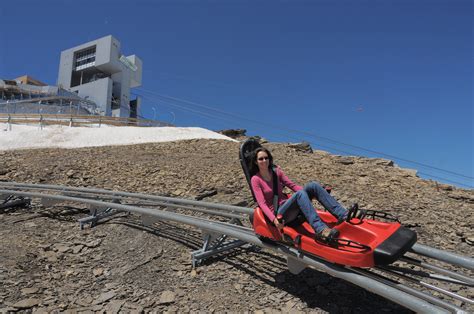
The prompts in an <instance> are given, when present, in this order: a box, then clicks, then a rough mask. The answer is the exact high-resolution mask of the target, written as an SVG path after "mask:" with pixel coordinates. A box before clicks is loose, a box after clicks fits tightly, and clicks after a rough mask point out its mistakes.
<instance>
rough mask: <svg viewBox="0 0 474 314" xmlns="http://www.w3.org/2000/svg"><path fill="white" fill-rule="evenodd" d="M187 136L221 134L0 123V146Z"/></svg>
mask: <svg viewBox="0 0 474 314" xmlns="http://www.w3.org/2000/svg"><path fill="white" fill-rule="evenodd" d="M190 139H222V140H228V141H235V140H233V139H231V138H230V137H227V136H225V135H222V134H219V133H216V132H213V131H210V130H207V129H203V128H198V127H188V128H184V127H131V126H122V127H113V126H104V125H102V126H101V127H100V128H94V127H72V128H71V127H66V126H57V125H55V126H46V127H43V129H40V128H39V127H38V126H31V125H16V124H14V125H12V126H11V130H9V127H8V126H7V125H4V126H3V125H1V126H0V150H13V149H27V148H46V147H57V148H78V147H94V146H109V145H130V144H142V143H158V142H172V141H179V140H190Z"/></svg>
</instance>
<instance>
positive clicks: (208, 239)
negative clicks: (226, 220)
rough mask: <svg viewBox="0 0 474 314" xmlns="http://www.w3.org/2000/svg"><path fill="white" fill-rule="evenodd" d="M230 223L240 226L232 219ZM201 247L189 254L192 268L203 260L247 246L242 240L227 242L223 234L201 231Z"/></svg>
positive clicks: (237, 221) (236, 220) (239, 223)
mask: <svg viewBox="0 0 474 314" xmlns="http://www.w3.org/2000/svg"><path fill="white" fill-rule="evenodd" d="M230 222H231V223H234V224H238V225H242V223H241V222H240V220H239V219H236V218H233V219H231V221H230ZM203 240H204V241H203V245H202V247H201V248H200V249H199V250H196V251H193V252H191V260H192V265H193V268H195V267H197V266H199V265H200V264H201V263H202V262H203V261H204V260H205V259H207V258H209V257H212V256H216V255H218V254H220V253H223V252H227V251H230V250H233V249H235V248H238V247H241V246H243V245H245V244H248V243H247V242H245V241H242V240H229V239H228V237H227V235H225V234H217V233H210V232H208V231H205V230H203Z"/></svg>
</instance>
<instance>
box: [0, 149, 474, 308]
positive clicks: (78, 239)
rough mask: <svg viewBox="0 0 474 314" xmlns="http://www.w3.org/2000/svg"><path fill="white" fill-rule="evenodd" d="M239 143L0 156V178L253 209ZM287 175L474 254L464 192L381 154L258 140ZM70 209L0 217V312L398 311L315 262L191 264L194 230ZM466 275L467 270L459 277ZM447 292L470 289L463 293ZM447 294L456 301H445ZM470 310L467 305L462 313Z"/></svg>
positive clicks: (431, 240)
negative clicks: (308, 266) (93, 222)
mask: <svg viewBox="0 0 474 314" xmlns="http://www.w3.org/2000/svg"><path fill="white" fill-rule="evenodd" d="M239 145H240V144H239V143H236V142H229V141H221V140H191V141H179V142H173V143H159V144H143V145H131V146H116V147H99V148H83V149H73V150H72V149H71V150H66V149H41V150H22V151H6V152H0V180H2V181H17V182H31V183H44V184H46V183H48V184H60V185H68V186H86V187H100V188H106V189H114V190H121V191H130V192H143V193H148V194H158V195H171V196H176V197H180V198H196V197H198V196H202V195H212V196H209V197H207V198H205V200H206V201H214V202H219V203H226V204H234V205H241V206H253V202H252V199H251V196H250V193H249V190H248V187H247V183H246V182H245V179H244V176H243V173H242V171H241V168H240V165H239V160H238V149H239ZM266 146H267V147H268V148H270V149H271V151H272V153H273V155H274V158H275V162H276V163H277V164H278V165H280V166H281V167H282V168H283V170H284V171H285V172H286V174H287V175H288V176H289V177H290V178H292V179H293V180H294V181H295V182H297V183H300V184H304V183H305V182H307V181H309V180H317V181H321V182H324V183H327V184H330V185H331V186H333V194H334V196H335V197H336V198H337V199H338V200H339V201H341V202H342V203H343V204H344V205H346V206H349V205H351V204H352V203H354V202H358V203H359V204H360V205H361V206H362V207H365V208H372V209H386V210H390V212H391V213H393V214H395V215H397V216H399V217H400V218H401V220H402V221H403V222H404V223H405V224H406V225H408V226H409V227H411V228H413V229H414V230H416V231H417V233H418V236H419V243H423V244H427V245H430V246H434V247H437V248H442V249H446V250H449V251H452V252H457V253H460V254H464V255H467V256H473V255H474V254H473V253H474V248H473V245H474V233H473V230H474V228H473V227H474V191H472V190H470V191H469V190H463V189H457V188H454V187H452V186H448V185H444V184H440V183H436V182H434V181H427V180H422V179H420V178H418V177H417V176H416V174H415V172H414V171H411V170H406V169H401V168H399V167H397V166H396V165H394V164H393V162H391V161H389V160H383V159H367V158H360V157H341V156H334V155H330V154H327V153H325V152H321V151H316V152H313V153H309V152H306V151H304V150H302V149H300V148H299V147H294V146H292V145H289V144H273V143H269V144H266ZM87 212H88V210H87V208H82V207H81V206H80V205H75V206H70V205H67V206H66V205H55V206H51V207H46V208H45V207H43V206H42V205H41V204H39V203H33V206H32V208H31V209H17V210H14V211H13V210H10V211H6V212H3V213H0V226H1V228H0V312H8V311H19V310H26V311H34V312H36V311H69V312H91V311H96V312H97V311H99V312H117V311H123V312H141V311H157V312H161V311H168V312H189V311H201V312H224V311H232V312H259V313H262V312H273V311H284V312H286V311H288V312H294V311H303V312H314V313H326V312H331V313H362V312H369V311H371V312H397V313H403V312H409V311H408V310H406V309H404V308H403V307H401V306H399V305H397V304H394V303H391V302H389V301H386V300H385V299H383V298H381V297H378V296H377V295H374V294H372V293H369V292H367V291H365V290H364V289H361V288H359V287H357V286H354V285H352V284H349V283H347V282H345V281H342V280H339V279H335V278H333V277H330V276H328V275H326V274H324V273H320V272H317V271H315V270H305V271H303V272H302V273H301V274H299V275H292V274H291V273H289V272H288V271H287V269H286V263H285V260H284V259H283V258H281V257H279V256H277V255H274V254H272V253H270V252H266V251H261V250H257V249H254V248H243V249H240V250H236V251H235V252H232V253H231V254H230V255H227V256H222V257H218V258H214V259H211V260H209V261H207V262H206V263H204V265H202V266H200V267H198V268H196V269H193V268H192V266H191V258H190V252H191V251H193V250H195V249H198V248H199V246H200V243H201V234H200V232H199V230H195V229H190V228H187V227H184V226H180V225H178V224H174V223H167V222H160V223H157V224H155V225H154V226H153V228H147V227H144V226H142V225H141V224H140V220H139V219H138V217H134V216H129V217H118V218H115V219H112V220H109V221H108V222H106V223H104V224H101V225H99V226H97V227H95V228H86V229H84V230H80V229H79V225H78V223H77V219H78V218H80V217H84V216H85V215H86V214H87ZM471 275H472V274H471ZM459 293H460V294H463V295H465V296H468V297H470V298H473V296H474V291H473V289H461V290H460V291H459ZM458 304H459V303H458ZM471 310H472V309H471Z"/></svg>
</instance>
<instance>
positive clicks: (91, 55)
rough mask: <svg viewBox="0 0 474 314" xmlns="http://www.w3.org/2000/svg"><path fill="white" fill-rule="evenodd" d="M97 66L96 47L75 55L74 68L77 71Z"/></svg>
mask: <svg viewBox="0 0 474 314" xmlns="http://www.w3.org/2000/svg"><path fill="white" fill-rule="evenodd" d="M94 65H95V46H94V47H90V48H87V49H84V50H82V51H78V52H76V53H75V54H74V68H75V70H76V71H79V70H83V69H85V68H88V67H91V66H94Z"/></svg>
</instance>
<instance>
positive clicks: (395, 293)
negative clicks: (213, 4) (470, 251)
mask: <svg viewBox="0 0 474 314" xmlns="http://www.w3.org/2000/svg"><path fill="white" fill-rule="evenodd" d="M0 188H1V190H0V194H4V195H17V196H24V197H31V198H41V199H53V200H57V201H67V202H76V203H83V204H89V205H91V206H97V207H108V208H113V209H116V210H119V211H127V212H133V213H136V214H139V215H146V216H152V217H155V218H157V219H161V220H169V221H175V222H179V223H184V224H187V225H191V226H194V227H197V228H200V229H203V230H207V231H209V232H216V233H221V234H226V235H228V236H230V237H233V238H237V239H240V240H242V241H245V242H248V243H251V244H254V245H257V246H261V247H265V248H267V249H270V250H273V251H276V252H278V253H280V254H282V255H284V256H286V257H287V259H288V260H289V261H290V260H296V261H297V262H298V263H301V264H302V265H304V266H305V267H306V266H310V267H314V268H316V269H318V270H321V271H324V272H326V273H328V274H330V275H332V276H334V277H338V278H341V279H344V280H346V281H349V282H351V283H353V284H356V285H358V286H360V287H362V288H364V289H366V290H369V291H371V292H373V293H376V294H378V295H381V296H383V297H385V298H387V299H389V300H392V301H394V302H396V303H398V304H401V305H403V306H405V307H407V308H409V309H411V310H414V311H416V312H430V313H443V312H446V311H449V312H458V313H461V312H464V310H463V309H462V308H460V307H458V306H456V305H454V304H451V303H448V302H446V301H443V300H441V299H439V298H436V297H434V296H432V295H430V294H427V293H425V292H423V291H419V290H417V289H415V288H412V287H409V286H407V285H405V284H401V283H399V282H396V281H394V280H393V279H389V278H388V277H385V276H383V275H380V274H374V273H372V272H371V271H369V270H363V269H358V268H349V267H341V266H338V265H335V264H332V263H330V262H327V261H324V260H322V259H320V258H317V257H314V256H310V255H306V254H303V253H302V252H299V251H297V250H296V249H294V248H290V247H287V246H285V245H281V244H277V243H274V244H269V243H264V242H262V241H261V240H260V239H258V238H257V237H256V235H255V234H254V232H253V230H252V229H251V228H247V227H244V226H239V225H235V224H230V223H224V222H220V221H213V220H209V219H205V218H201V217H193V216H189V215H183V214H179V213H176V212H169V211H163V210H159V209H153V208H147V207H139V206H160V207H170V208H182V209H188V210H193V211H197V212H204V213H207V214H210V215H219V216H224V217H229V218H235V217H236V216H238V217H243V216H241V215H240V214H248V213H251V212H252V211H253V210H252V209H251V208H243V207H238V206H232V205H224V204H216V203H209V202H202V201H194V200H186V199H176V198H171V197H165V196H154V195H146V194H140V193H128V192H120V191H110V190H103V189H90V188H74V187H65V186H57V185H36V184H22V183H15V182H0ZM25 190H33V191H38V190H40V191H42V192H27V191H25ZM52 193H59V194H63V195H58V194H52ZM71 195H73V196H71ZM101 199H102V200H101ZM103 199H106V200H108V201H103ZM117 199H120V200H122V201H123V200H126V199H135V200H136V199H138V200H140V201H143V202H144V203H143V204H136V205H139V206H131V205H124V204H118V203H116V202H114V201H116V200H117ZM203 208H204V209H203ZM421 247H422V249H424V248H426V246H421ZM413 252H415V253H416V249H415V250H413ZM435 252H436V255H439V254H440V252H441V253H442V252H444V251H441V250H437V251H435ZM444 253H447V252H444ZM421 255H425V254H421ZM441 255H442V254H441ZM451 255H453V253H449V254H448V255H447V256H450V257H452V256H451ZM442 256H443V255H442ZM453 256H454V257H455V258H454V259H452V258H451V259H450V260H451V261H453V263H452V264H454V265H459V261H460V260H461V261H462V263H461V264H465V265H467V266H468V267H466V266H463V265H461V266H462V267H466V268H468V269H471V268H469V266H470V265H472V264H473V259H472V258H468V257H463V256H460V255H456V254H454V255H453ZM443 259H444V260H446V259H448V258H444V257H443V258H442V259H439V260H443ZM403 261H404V262H412V263H414V264H415V265H417V266H420V267H425V268H427V269H430V270H434V271H436V270H437V268H440V267H438V266H434V265H430V264H428V263H425V262H421V261H418V260H416V259H412V258H404V259H403ZM417 263H418V264H417ZM440 269H441V271H439V272H440V273H442V274H444V275H447V276H449V277H445V278H444V279H446V278H448V279H451V282H454V283H457V284H461V285H466V286H471V285H472V282H473V281H472V279H471V278H470V277H468V276H465V275H460V274H457V273H454V272H452V271H448V270H444V269H442V268H440ZM378 270H379V269H378ZM382 271H384V272H385V273H386V274H390V275H392V277H393V276H395V277H398V278H403V279H404V280H405V281H412V282H414V283H415V284H420V280H416V279H413V278H404V276H406V275H405V274H400V272H397V271H394V270H392V269H388V270H383V269H382ZM431 278H433V277H431ZM453 278H454V279H453ZM435 279H436V278H435ZM423 284H424V286H425V287H427V288H429V289H431V288H432V287H431V286H432V285H431V284H428V283H425V282H423ZM432 290H436V288H435V289H432ZM439 290H442V289H438V291H439ZM446 294H447V295H449V296H451V297H453V298H455V299H458V300H461V301H462V302H465V303H467V304H472V300H470V299H468V298H464V299H463V297H460V298H459V297H458V295H457V294H455V293H452V292H449V291H447V292H446Z"/></svg>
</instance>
